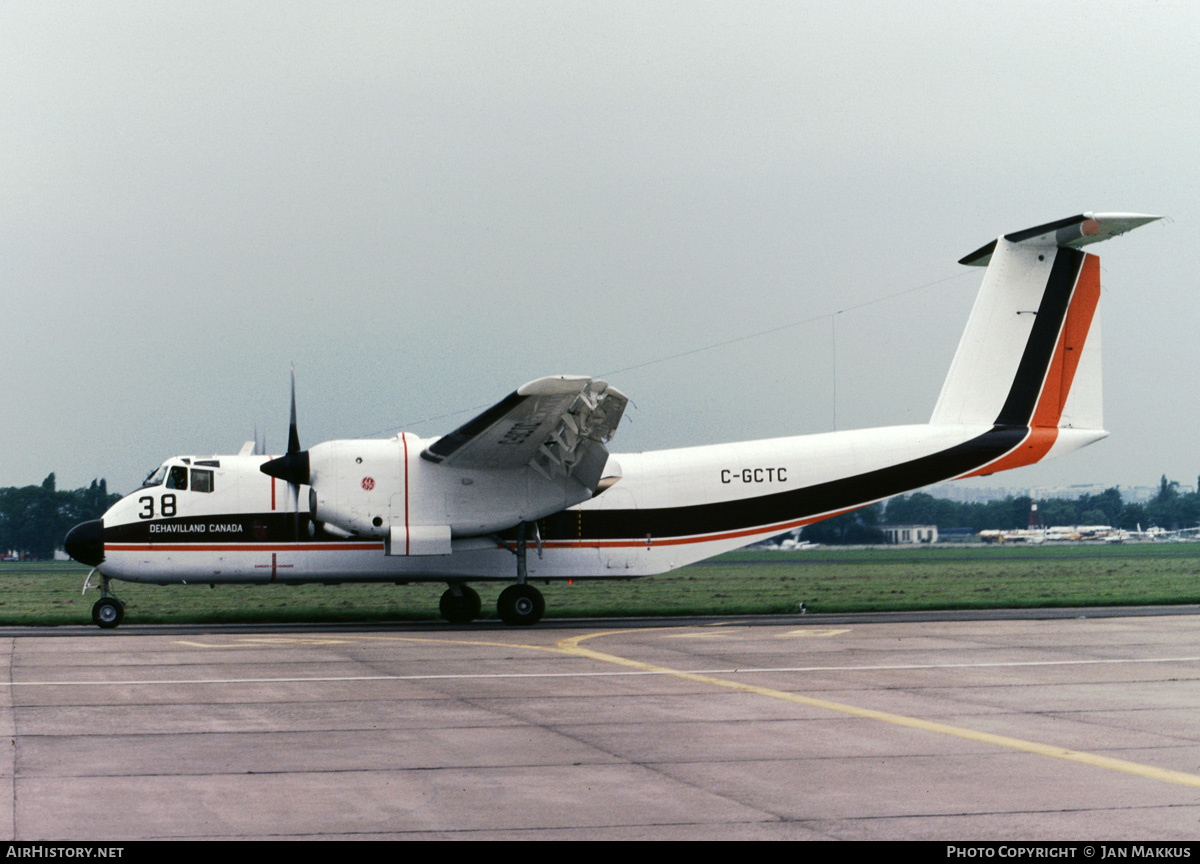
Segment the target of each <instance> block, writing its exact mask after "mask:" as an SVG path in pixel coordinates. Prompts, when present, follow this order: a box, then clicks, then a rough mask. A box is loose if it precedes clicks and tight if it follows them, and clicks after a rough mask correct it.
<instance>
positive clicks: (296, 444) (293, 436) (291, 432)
mask: <svg viewBox="0 0 1200 864" xmlns="http://www.w3.org/2000/svg"><path fill="white" fill-rule="evenodd" d="M299 450H300V433H299V432H297V431H296V370H295V369H292V421H291V423H290V424H289V425H288V448H287V452H288V453H296V452H298V451H299Z"/></svg>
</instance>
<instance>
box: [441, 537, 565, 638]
mask: <svg viewBox="0 0 1200 864" xmlns="http://www.w3.org/2000/svg"><path fill="white" fill-rule="evenodd" d="M526 529H527V525H526V523H521V526H520V528H519V529H518V530H517V549H516V553H515V554H516V556H517V584H516V585H509V586H508V587H507V588H505V589H504V590H503V591H501V592H500V597H499V598H497V600H496V612H497V614H498V615H499V616H500V620H501V621H503V622H504V623H505V624H510V625H512V626H515V627H528V626H530V625H532V624H536V623H537V622H539V621H541V620H542V615H544V614H545V613H546V598H544V597H543V596H542V592H541V591H539V590H537V589H536V588H534V587H533V586H532V585H529V584H528V583H527V575H528V574H527V571H526V569H525V552H526V549H525V535H526ZM535 536H536V535H535ZM538 544H539V551H540V548H541V541H540V540H539V541H538ZM438 607H439V609H440V610H441V613H442V617H443V618H445V619H446V620H447V621H449V622H450V623H451V624H470V623H471V622H472V621H474V620H475V619H476V618H478V617H479V613H480V611H481V609H482V608H483V603H482V601H481V600H480V599H479V594H477V593H476V592H475V591H474V590H473V589H471V588H469V587H468V586H466V585H464V584H462V583H461V582H451V583H450V587H449V588H447V589H446V592H445V593H444V594H442V600H441V603H439V604H438Z"/></svg>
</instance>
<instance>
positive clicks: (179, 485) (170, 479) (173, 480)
mask: <svg viewBox="0 0 1200 864" xmlns="http://www.w3.org/2000/svg"><path fill="white" fill-rule="evenodd" d="M187 472H188V469H186V468H184V467H183V466H182V465H174V466H172V467H171V470H170V471H169V472H168V473H167V488H168V489H186V488H187Z"/></svg>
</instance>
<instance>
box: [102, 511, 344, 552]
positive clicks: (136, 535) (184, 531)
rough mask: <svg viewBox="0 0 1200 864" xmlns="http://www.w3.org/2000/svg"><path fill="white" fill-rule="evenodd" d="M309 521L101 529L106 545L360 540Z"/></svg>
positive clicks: (150, 522) (211, 520)
mask: <svg viewBox="0 0 1200 864" xmlns="http://www.w3.org/2000/svg"><path fill="white" fill-rule="evenodd" d="M310 523H312V517H310V516H309V515H308V513H306V512H302V513H300V515H299V519H297V517H296V514H295V513H286V512H273V513H219V514H211V515H208V516H181V517H176V518H173V519H147V520H145V521H138V522H126V523H124V524H121V525H105V526H104V542H106V543H246V544H254V543H292V542H295V541H297V540H299V541H300V542H302V543H311V542H314V541H317V542H321V543H340V542H356V541H357V542H361V541H362V539H363V538H361V537H350V538H346V537H338V536H335V535H333V534H329V533H327V532H325V531H324V530H322V529H321V526H320V523H316V524H314V525H313V527H312V528H311V533H310V527H309V526H310Z"/></svg>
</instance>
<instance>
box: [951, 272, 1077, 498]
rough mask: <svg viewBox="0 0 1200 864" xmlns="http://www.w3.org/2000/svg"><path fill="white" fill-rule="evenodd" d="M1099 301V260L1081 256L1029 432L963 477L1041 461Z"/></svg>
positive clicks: (1055, 431)
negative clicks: (1011, 447)
mask: <svg viewBox="0 0 1200 864" xmlns="http://www.w3.org/2000/svg"><path fill="white" fill-rule="evenodd" d="M1099 303H1100V259H1099V258H1097V257H1096V256H1095V255H1084V256H1083V264H1082V266H1081V267H1080V268H1079V278H1078V279H1077V280H1076V282H1075V290H1074V291H1073V292H1072V294H1071V303H1070V305H1069V306H1068V307H1067V315H1066V319H1065V320H1064V321H1063V326H1062V330H1061V331H1060V332H1059V334H1058V344H1057V345H1056V346H1055V348H1054V355H1053V357H1051V359H1050V368H1049V369H1048V370H1047V371H1046V378H1045V379H1044V380H1043V382H1042V392H1041V394H1040V395H1039V396H1038V403H1037V407H1036V408H1035V409H1034V412H1033V420H1032V422H1031V423H1030V424H1029V425H1030V429H1029V434H1028V435H1026V436H1025V438H1024V440H1023V441H1021V443H1020V445H1018V446H1017V447H1016V448H1015V449H1013V450H1011V451H1009V452H1008V453H1007V454H1005V455H1004V456H1001V457H1000V458H999V459H997V460H996V461H995V462H992V463H991V464H988V465H985V466H983V467H982V468H980V469H978V470H976V471H972V472H971V473H970V474H964V475H962V476H963V477H978V476H980V475H984V474H994V473H996V472H997V471H1007V470H1008V469H1010V468H1020V467H1021V466H1023V465H1032V464H1034V463H1035V462H1040V461H1041V460H1042V459H1043V458H1045V456H1046V454H1047V453H1049V452H1050V448H1051V447H1053V446H1054V442H1055V441H1057V440H1058V424H1059V423H1060V422H1061V421H1062V413H1063V409H1064V408H1065V407H1066V404H1067V397H1068V396H1070V395H1071V384H1072V383H1074V381H1075V371H1076V370H1077V369H1078V368H1079V358H1080V357H1081V356H1082V355H1083V345H1084V343H1085V342H1086V341H1087V335H1088V331H1089V330H1091V327H1092V320H1093V319H1094V318H1095V317H1096V306H1097V305H1099Z"/></svg>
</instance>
